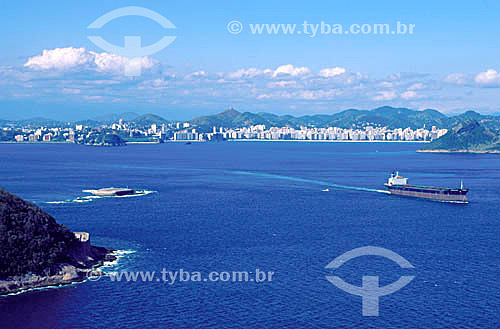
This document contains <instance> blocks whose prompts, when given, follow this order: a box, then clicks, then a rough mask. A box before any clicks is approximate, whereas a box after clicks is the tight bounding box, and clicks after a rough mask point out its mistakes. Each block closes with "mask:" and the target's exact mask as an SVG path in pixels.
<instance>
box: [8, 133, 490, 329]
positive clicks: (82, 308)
mask: <svg viewBox="0 0 500 329" xmlns="http://www.w3.org/2000/svg"><path fill="white" fill-rule="evenodd" d="M418 147H419V144H412V143H293V142H290V143H288V142H269V143H267V142H229V143H200V144H198V143H193V144H192V145H185V144H181V143H170V144H162V145H131V146H127V147H121V148H96V147H85V146H77V145H29V144H26V145H19V144H9V145H7V144H0V187H2V188H5V189H7V190H8V191H10V192H12V193H15V194H17V195H19V196H21V197H22V198H25V199H27V200H29V201H32V202H34V203H36V204H37V205H38V206H40V207H41V208H42V209H44V210H45V211H47V212H48V213H50V214H51V215H53V216H54V217H55V218H56V219H57V221H58V222H59V223H62V224H64V225H66V226H67V227H68V228H70V229H71V230H73V231H87V232H90V235H91V240H92V243H93V244H94V245H100V246H105V247H111V248H115V249H118V250H121V251H122V256H123V257H121V258H120V259H119V261H118V263H116V264H115V265H112V266H110V267H107V268H104V269H103V270H104V271H108V272H113V273H117V272H122V271H127V272H134V271H155V272H156V273H160V271H162V269H164V268H165V269H166V270H168V271H180V270H181V269H182V270H183V271H187V272H200V273H201V274H202V275H203V276H206V275H208V273H210V272H212V271H217V272H224V271H227V272H232V271H248V272H250V274H251V275H253V274H254V273H255V272H256V270H257V269H259V271H266V272H267V271H272V272H274V273H275V274H274V275H273V277H272V281H270V282H269V281H266V282H231V281H228V282H221V281H218V282H203V281H202V282H194V281H189V282H179V281H177V282H175V283H174V284H170V283H168V282H162V281H161V280H160V281H157V280H153V281H151V282H143V281H141V280H140V279H139V280H137V281H136V282H133V281H132V282H126V281H120V282H116V281H115V282H113V281H111V279H110V277H103V278H101V279H100V280H99V281H95V282H91V281H87V282H83V283H79V284H72V285H69V286H65V287H61V288H52V289H44V290H38V291H31V292H26V293H22V294H19V295H15V296H7V297H1V298H0V327H1V328H69V327H79V328H86V327H100V328H123V327H136V328H147V327H165V328H226V327H227V328H282V327H287V328H499V327H500V313H499V310H500V280H499V270H500V253H499V251H500V226H499V224H500V217H499V214H500V156H499V155H466V154H421V153H416V152H415V150H417V149H418ZM394 170H399V171H400V172H401V174H403V175H405V176H407V177H409V179H410V180H409V181H410V183H415V184H422V185H434V186H457V187H458V186H459V185H460V180H463V182H464V185H465V186H466V187H467V188H469V189H470V192H469V195H468V196H469V199H470V201H471V202H470V204H467V205H459V204H448V203H441V202H435V201H426V200H421V199H412V198H406V197H398V196H391V195H387V194H386V193H383V192H381V190H382V191H383V190H384V187H383V183H384V182H385V181H386V180H387V177H388V176H389V175H390V173H391V172H392V171H394ZM110 186H114V187H127V186H128V187H130V188H134V189H139V190H145V191H148V193H147V195H144V196H137V197H123V198H88V197H86V196H88V194H86V193H84V192H82V190H86V189H96V188H101V187H110ZM324 189H328V190H329V191H328V192H325V191H322V190H324ZM364 246H378V247H383V248H387V249H389V250H392V251H394V252H396V253H397V254H399V255H401V256H402V257H404V258H405V259H407V260H408V261H409V262H410V263H411V264H412V265H413V266H414V269H405V268H401V267H400V266H399V265H397V264H396V263H394V262H393V261H391V260H388V259H386V258H383V257H380V256H363V257H359V258H356V259H352V260H350V261H348V262H346V263H345V264H343V265H342V266H341V267H340V268H338V269H336V270H332V269H326V268H325V267H326V266H327V265H328V264H329V263H330V262H331V261H332V260H333V259H335V258H336V257H337V256H339V255H341V254H343V253H345V252H347V251H349V250H352V249H354V248H358V247H364ZM0 257H1V255H0ZM330 275H337V276H339V277H341V278H342V279H343V280H344V281H346V282H349V283H350V284H353V285H357V286H361V282H362V277H363V276H379V280H380V285H381V286H383V285H387V284H390V283H392V282H394V281H396V280H397V279H398V278H399V277H401V276H403V275H412V276H415V278H414V279H413V281H411V282H410V283H409V284H408V285H407V286H405V287H404V288H402V289H401V290H399V291H397V292H395V293H393V294H391V295H387V296H383V297H380V301H379V302H380V304H379V308H380V311H379V316H377V317H364V316H362V313H361V310H362V306H361V297H359V296H354V295H350V294H348V293H346V292H344V291H343V290H340V289H339V288H337V287H336V286H334V285H333V284H331V283H330V282H329V281H328V280H327V279H326V278H325V276H330Z"/></svg>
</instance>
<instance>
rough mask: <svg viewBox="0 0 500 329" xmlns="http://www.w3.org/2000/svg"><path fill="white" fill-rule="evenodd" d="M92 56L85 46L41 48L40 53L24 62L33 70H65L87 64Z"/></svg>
mask: <svg viewBox="0 0 500 329" xmlns="http://www.w3.org/2000/svg"><path fill="white" fill-rule="evenodd" d="M92 59H93V56H92V55H91V54H90V53H89V52H87V51H86V50H85V48H73V47H68V48H56V49H52V50H43V51H42V55H39V56H34V57H31V58H30V59H28V61H27V62H26V63H25V64H24V66H25V67H29V68H31V69H34V70H52V69H55V70H67V69H71V68H74V67H77V66H80V65H88V64H89V63H91V62H92Z"/></svg>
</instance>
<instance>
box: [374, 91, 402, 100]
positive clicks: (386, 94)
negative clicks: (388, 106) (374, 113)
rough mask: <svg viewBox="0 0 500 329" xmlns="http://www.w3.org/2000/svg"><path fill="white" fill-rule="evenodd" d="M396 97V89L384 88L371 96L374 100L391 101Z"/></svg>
mask: <svg viewBox="0 0 500 329" xmlns="http://www.w3.org/2000/svg"><path fill="white" fill-rule="evenodd" d="M396 97H398V95H397V93H396V91H394V90H385V91H379V92H378V95H377V96H375V97H373V100H374V101H391V100H393V99H395V98H396Z"/></svg>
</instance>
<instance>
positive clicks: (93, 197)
mask: <svg viewBox="0 0 500 329" xmlns="http://www.w3.org/2000/svg"><path fill="white" fill-rule="evenodd" d="M86 191H88V190H83V192H86ZM151 193H157V191H150V190H137V191H136V193H134V194H131V195H111V196H98V195H87V196H81V197H78V198H75V199H68V200H63V201H47V202H45V203H48V204H56V205H57V204H68V203H87V202H92V201H94V200H99V199H106V198H135V197H141V196H146V195H149V194H151Z"/></svg>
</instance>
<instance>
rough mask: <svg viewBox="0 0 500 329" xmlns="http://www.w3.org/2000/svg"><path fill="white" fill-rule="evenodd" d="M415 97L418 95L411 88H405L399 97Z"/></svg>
mask: <svg viewBox="0 0 500 329" xmlns="http://www.w3.org/2000/svg"><path fill="white" fill-rule="evenodd" d="M417 97H418V95H417V93H416V92H414V91H412V90H407V91H405V92H404V93H402V94H401V98H403V99H414V98H417Z"/></svg>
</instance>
